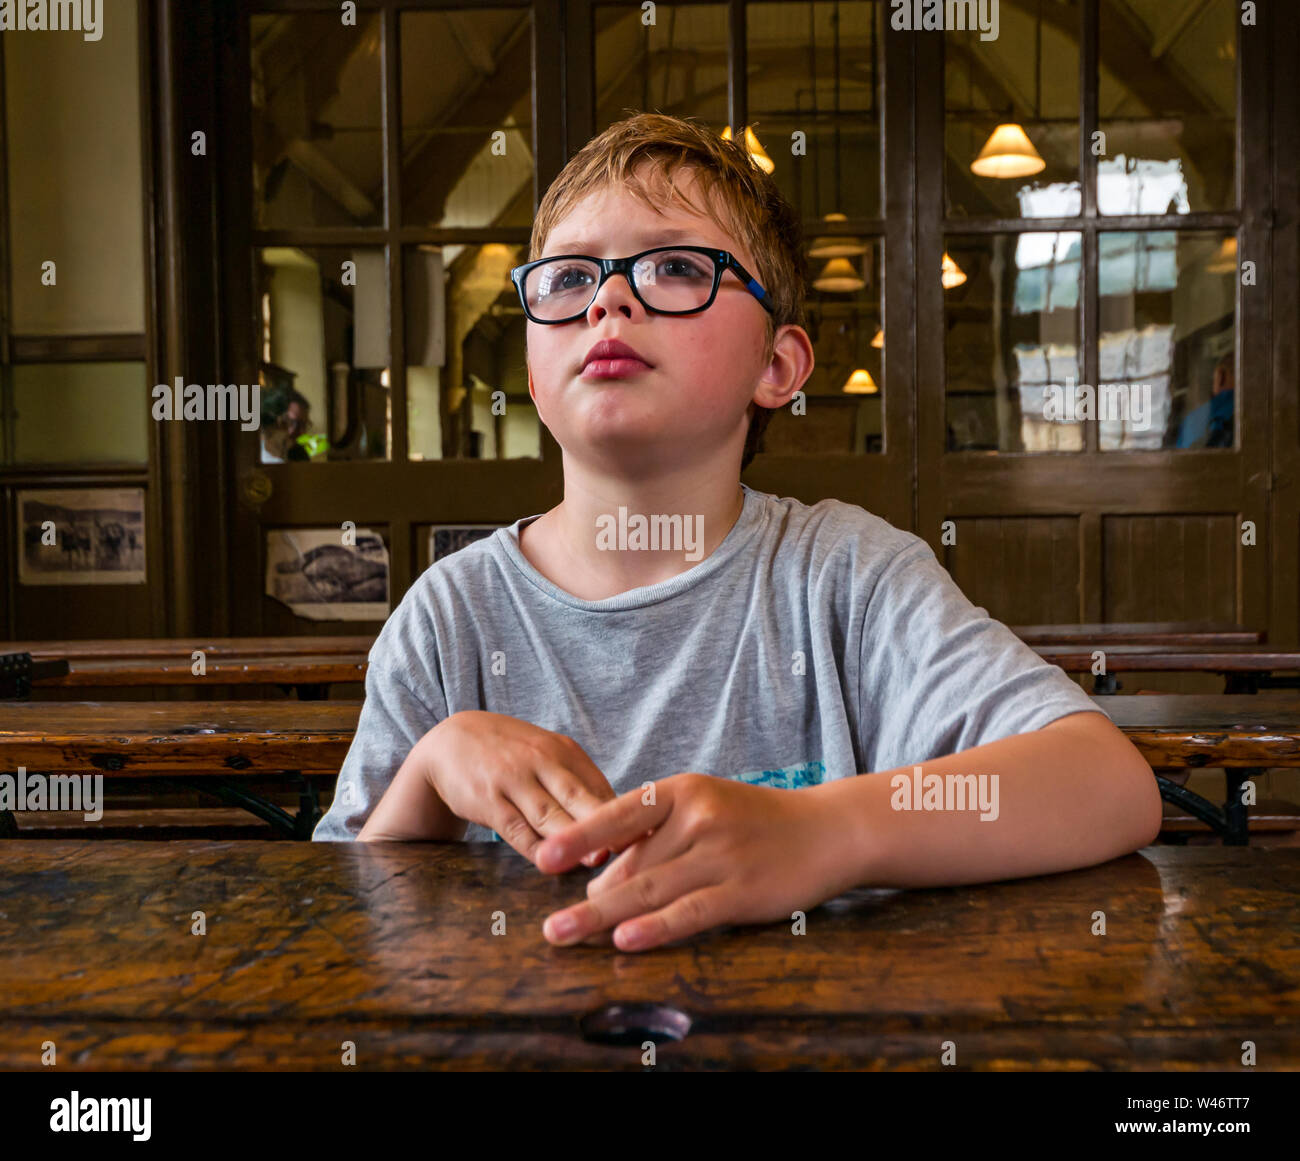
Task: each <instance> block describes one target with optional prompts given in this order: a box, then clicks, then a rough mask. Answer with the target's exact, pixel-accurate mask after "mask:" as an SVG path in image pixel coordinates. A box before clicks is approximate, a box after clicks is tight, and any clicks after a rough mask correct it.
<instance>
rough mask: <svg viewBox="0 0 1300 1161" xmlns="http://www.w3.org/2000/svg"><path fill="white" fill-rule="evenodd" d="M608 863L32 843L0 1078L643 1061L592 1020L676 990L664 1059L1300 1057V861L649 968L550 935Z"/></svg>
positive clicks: (967, 900) (5, 909)
mask: <svg viewBox="0 0 1300 1161" xmlns="http://www.w3.org/2000/svg"><path fill="white" fill-rule="evenodd" d="M587 877H588V875H587V872H578V873H575V874H569V875H565V876H560V877H553V876H544V875H542V874H541V873H539V872H538V871H536V870H535V869H534V868H533V867H532V866H531V864H529V863H527V862H526V861H524V860H523V859H522V858H521V857H519V856H518V855H516V854H515V853H514V852H512V851H510V850H509V849H508V848H505V847H501V846H497V845H495V844H481V845H473V846H464V845H461V844H454V843H451V844H439V843H429V844H395V843H392V844H351V843H338V844H335V843H308V844H299V843H264V842H263V843H255V842H224V843H203V842H190V841H187V842H176V843H139V842H111V841H94V840H91V841H85V842H33V841H11V842H7V843H4V844H2V845H0V947H3V949H4V952H3V955H0V1066H3V1067H5V1068H23V1069H34V1068H37V1067H39V1060H40V1052H41V1044H42V1042H44V1041H46V1040H50V1039H53V1040H54V1041H55V1042H56V1043H57V1045H58V1048H59V1058H58V1059H59V1063H60V1065H62V1066H64V1067H67V1068H70V1069H88V1070H112V1069H123V1068H130V1069H136V1068H164V1069H243V1068H249V1069H279V1068H293V1069H334V1068H339V1067H341V1066H342V1065H341V1063H340V1055H341V1052H342V1047H341V1046H342V1044H343V1042H344V1041H352V1042H353V1043H354V1044H355V1045H356V1052H357V1065H358V1066H359V1067H362V1068H415V1067H450V1068H501V1067H512V1068H556V1067H572V1068H640V1067H641V1054H642V1049H641V1047H640V1044H641V1039H642V1035H641V1033H640V1031H639V1028H640V1027H641V1025H643V1024H646V1023H647V1019H648V1018H646V1017H645V1016H644V1015H640V1016H638V1017H637V1018H636V1019H635V1020H633V1021H632V1028H631V1030H630V1032H629V1033H628V1034H627V1036H628V1038H629V1039H630V1040H631V1041H632V1043H628V1044H618V1043H602V1042H593V1041H591V1040H589V1039H585V1038H584V1028H586V1029H587V1030H588V1031H590V1030H591V1029H592V1028H593V1027H595V1026H596V1025H594V1024H592V1023H591V1022H588V1023H587V1024H586V1025H584V1024H583V1018H584V1017H586V1016H588V1014H590V1013H593V1012H596V1013H601V1012H603V1013H606V1014H608V1013H609V1012H610V1011H611V1009H610V1005H629V1004H652V1005H660V1006H661V1007H660V1008H659V1009H657V1010H655V1012H654V1015H653V1019H657V1020H662V1021H665V1023H664V1024H663V1026H664V1027H670V1026H673V1021H674V1020H676V1021H679V1023H678V1025H677V1028H678V1031H680V1030H681V1027H682V1024H683V1023H684V1021H685V1020H689V1021H690V1027H689V1031H688V1032H687V1033H686V1035H685V1036H684V1038H682V1039H680V1040H678V1041H677V1042H665V1043H661V1044H660V1045H659V1046H658V1050H657V1051H658V1059H657V1062H656V1064H657V1067H658V1068H661V1069H663V1068H765V1069H768V1068H817V1069H843V1068H862V1069H938V1068H940V1067H941V1065H940V1060H939V1058H940V1052H941V1046H942V1044H943V1043H944V1042H945V1041H953V1042H954V1043H955V1045H956V1052H957V1060H956V1065H957V1067H958V1068H971V1069H1017V1068H1043V1069H1094V1068H1108V1069H1120V1070H1125V1069H1144V1070H1147V1069H1158V1070H1165V1069H1170V1070H1173V1069H1188V1070H1201V1069H1203V1070H1216V1071H1218V1070H1226V1071H1240V1070H1242V1065H1241V1063H1240V1056H1241V1052H1242V1047H1241V1045H1242V1042H1243V1041H1246V1040H1249V1041H1253V1042H1254V1044H1255V1045H1256V1051H1257V1052H1258V1063H1257V1065H1256V1070H1259V1069H1296V1068H1300V849H1285V848H1283V849H1271V850H1261V849H1256V848H1234V847H1189V848H1173V847H1152V848H1148V849H1147V850H1146V851H1144V852H1143V853H1141V854H1137V855H1130V856H1127V857H1125V858H1123V859H1121V860H1117V861H1114V862H1112V863H1108V864H1104V865H1102V866H1100V867H1094V868H1090V869H1087V870H1083V871H1076V872H1070V873H1067V874H1062V875H1055V876H1045V877H1041V878H1037V879H1030V880H1021V881H1016V882H1010V883H1002V884H992V885H983V886H976V887H964V888H950V889H939V890H926V891H908V892H900V891H891V890H880V889H868V890H860V891H856V892H852V893H850V894H848V895H845V896H842V897H840V898H839V899H837V900H833V901H832V902H831V903H829V904H827V905H825V906H823V907H819V908H814V909H813V910H811V911H809V912H808V914H807V933H806V934H803V935H796V934H793V933H792V932H791V926H790V924H788V923H786V924H775V925H770V926H766V927H760V928H734V929H729V930H723V931H718V932H714V933H710V934H706V935H702V936H698V937H696V938H695V939H692V940H690V941H686V942H684V943H681V944H679V945H677V946H675V947H670V948H666V949H661V950H657V951H652V952H647V953H640V954H630V953H621V952H618V951H616V950H614V949H613V948H612V946H610V945H608V944H606V945H604V946H580V947H576V948H554V947H551V946H550V945H549V944H547V943H546V941H545V940H544V939H543V937H542V935H541V931H540V927H541V923H542V920H543V918H544V917H545V916H546V915H547V914H548V913H549V912H550V911H552V910H554V909H555V908H557V907H559V906H562V905H564V904H566V903H568V902H571V901H573V900H575V899H577V898H579V897H580V896H581V894H582V893H583V885H584V883H585V881H586V878H587ZM195 911H203V912H204V913H205V914H206V923H207V934H206V935H195V934H192V933H191V927H192V922H193V920H192V915H193V913H194V912H195ZM1098 911H1101V912H1104V913H1105V916H1106V925H1107V934H1105V935H1104V936H1102V935H1095V934H1093V933H1092V932H1093V926H1094V922H1095V920H1094V913H1095V912H1098ZM497 912H500V913H503V917H504V920H505V933H504V934H497V935H494V934H493V933H492V928H493V921H494V913H497ZM497 918H498V919H500V918H501V916H498V917H497ZM598 1021H599V1017H597V1022H598ZM617 1024H618V1020H617V1019H613V1020H612V1021H607V1022H606V1031H610V1029H611V1027H613V1028H614V1029H615V1031H616V1026H617Z"/></svg>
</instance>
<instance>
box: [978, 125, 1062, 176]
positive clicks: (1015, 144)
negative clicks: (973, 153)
mask: <svg viewBox="0 0 1300 1161" xmlns="http://www.w3.org/2000/svg"><path fill="white" fill-rule="evenodd" d="M970 167H971V172H972V173H976V174H978V175H979V176H980V177H1029V176H1030V175H1032V174H1035V173H1041V172H1042V171H1043V170H1044V169H1046V168H1047V162H1045V161H1044V160H1043V159H1042V157H1041V156H1039V153H1038V150H1037V149H1035V148H1034V143H1033V142H1032V141H1030V140H1029V136H1028V134H1026V133H1025V131H1024V130H1023V129H1022V128H1021V127H1020V126H1019V125H1016V124H1014V123H1012V122H1008V123H1004V124H1002V125H999V126H998V127H997V128H996V129H994V130H993V134H992V136H990V137H989V139H988V140H987V141H986V142H984V148H983V149H981V150H980V155H979V156H978V157H977V158H975V160H974V161H972V162H971V163H970Z"/></svg>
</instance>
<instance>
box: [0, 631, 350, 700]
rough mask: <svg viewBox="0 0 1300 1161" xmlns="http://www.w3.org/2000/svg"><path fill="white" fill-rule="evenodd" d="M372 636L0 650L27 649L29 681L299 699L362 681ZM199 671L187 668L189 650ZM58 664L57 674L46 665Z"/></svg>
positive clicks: (47, 644) (32, 645) (15, 647)
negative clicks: (270, 691) (258, 688)
mask: <svg viewBox="0 0 1300 1161" xmlns="http://www.w3.org/2000/svg"><path fill="white" fill-rule="evenodd" d="M373 644H374V638H373V637H371V636H337V637H335V636H329V637H327V636H319V637H194V638H132V639H123V640H95V641H13V642H9V643H8V644H3V645H0V654H5V653H13V654H17V655H28V656H30V657H31V658H32V661H33V662H34V663H35V664H36V665H38V666H44V667H45V669H46V671H47V672H46V674H45V675H40V676H35V677H34V678H33V679H32V681H31V685H33V686H35V687H36V688H53V689H95V688H101V689H107V688H132V687H137V688H138V687H144V686H189V687H202V686H212V685H241V686H242V685H280V686H284V687H292V688H294V689H296V690H297V692H298V697H299V699H300V700H304V701H306V700H319V699H321V698H323V697H325V696H326V695H327V693H328V689H329V686H331V685H339V684H343V683H347V682H361V681H364V680H365V674H366V658H367V655H368V654H369V652H370V647H371V645H373ZM196 652H201V653H202V654H203V667H202V668H203V672H201V673H195V672H194V665H195V661H194V654H195V653H196ZM60 663H62V666H63V669H62V672H56V671H54V669H53V667H54V666H56V665H58V664H60Z"/></svg>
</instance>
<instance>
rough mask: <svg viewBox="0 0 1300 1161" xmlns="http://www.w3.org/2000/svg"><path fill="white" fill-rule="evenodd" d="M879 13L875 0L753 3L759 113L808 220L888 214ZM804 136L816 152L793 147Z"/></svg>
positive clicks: (779, 170) (752, 111)
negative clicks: (883, 208) (883, 197)
mask: <svg viewBox="0 0 1300 1161" xmlns="http://www.w3.org/2000/svg"><path fill="white" fill-rule="evenodd" d="M876 10H877V5H876V4H875V3H873V2H871V0H845V2H842V3H835V2H829V0H816V2H813V3H785V4H751V5H749V6H748V8H747V9H746V13H745V22H746V54H747V56H748V65H749V73H748V83H749V115H750V118H751V119H752V120H753V122H754V123H755V125H756V126H757V132H758V136H759V137H760V139H761V140H763V141H765V142H766V143H767V148H768V152H769V153H771V154H772V159H773V162H774V165H775V168H774V170H773V171H772V177H773V180H775V182H776V183H777V185H778V186H780V187H781V192H782V193H783V194H785V196H786V198H787V199H788V200H789V201H790V203H791V204H792V205H794V206H797V207H798V208H799V209H800V211H801V213H802V215H803V217H804V218H805V219H807V218H814V217H815V218H821V217H825V216H826V215H827V214H847V215H848V216H849V217H852V218H874V217H878V216H879V215H880V151H881V139H882V138H881V124H880V121H881V109H882V102H881V101H880V98H879V84H880V80H881V77H882V70H881V68H880V44H879V33H878V25H877V11H876ZM796 133H797V134H801V135H802V136H801V138H799V139H798V141H799V142H800V144H801V145H802V147H803V149H805V150H806V153H801V154H792V152H791V143H792V142H794V141H796V138H795V137H794V134H796ZM857 253H859V254H860V253H862V250H861V247H860V246H859V248H858V250H857Z"/></svg>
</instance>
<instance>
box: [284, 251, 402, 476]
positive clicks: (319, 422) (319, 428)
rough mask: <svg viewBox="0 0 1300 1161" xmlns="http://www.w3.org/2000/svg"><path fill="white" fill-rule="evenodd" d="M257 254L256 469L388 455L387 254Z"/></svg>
mask: <svg viewBox="0 0 1300 1161" xmlns="http://www.w3.org/2000/svg"><path fill="white" fill-rule="evenodd" d="M258 253H259V259H260V261H259V263H258V288H259V302H260V304H261V318H262V335H261V344H260V351H259V354H260V359H259V367H260V376H261V384H262V431H261V453H260V458H261V461H262V463H286V462H293V461H305V460H357V459H380V460H382V459H387V458H388V456H389V447H390V444H391V441H392V436H391V427H392V423H391V415H390V408H391V403H390V394H389V381H388V351H389V347H388V278H387V271H386V268H385V260H384V251H383V250H382V249H380V248H378V247H367V248H358V249H349V248H345V247H337V246H318V247H302V248H294V247H267V248H266V249H263V250H261V251H259V252H258Z"/></svg>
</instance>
